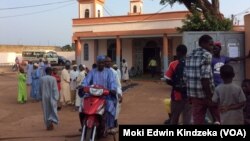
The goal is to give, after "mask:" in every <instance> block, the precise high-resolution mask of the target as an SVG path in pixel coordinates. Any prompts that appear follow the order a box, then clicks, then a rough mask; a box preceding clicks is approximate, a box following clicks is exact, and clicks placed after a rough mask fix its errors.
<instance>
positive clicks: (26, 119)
mask: <svg viewBox="0 0 250 141" xmlns="http://www.w3.org/2000/svg"><path fill="white" fill-rule="evenodd" d="M132 82H133V83H138V85H137V86H135V87H133V88H129V89H127V90H126V92H125V93H124V99H123V104H122V110H121V113H120V118H119V120H120V124H162V123H163V121H164V120H165V118H166V117H167V113H166V111H165V106H164V103H163V99H164V98H165V97H167V96H168V95H169V87H168V86H167V85H166V84H164V83H163V82H158V81H153V82H152V81H151V82H150V81H148V82H145V81H143V82H142V81H132ZM16 99H17V78H16V74H0V107H1V108H0V140H4V141H8V140H10V141H79V140H80V133H79V132H78V128H79V127H80V125H79V120H78V113H77V112H73V110H72V109H73V107H65V108H63V109H62V110H61V111H60V112H59V119H60V123H59V125H58V126H56V128H55V130H53V131H46V130H45V127H44V123H43V115H42V109H41V103H40V102H38V103H31V102H28V103H26V104H17V100H16ZM112 140H113V139H112V138H111V137H108V138H105V139H102V141H112Z"/></svg>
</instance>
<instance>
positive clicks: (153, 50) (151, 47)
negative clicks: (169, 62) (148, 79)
mask: <svg viewBox="0 0 250 141" xmlns="http://www.w3.org/2000/svg"><path fill="white" fill-rule="evenodd" d="M160 55H161V54H160V47H159V46H158V45H157V42H155V41H148V42H147V43H146V45H145V47H144V48H143V70H144V73H145V72H146V73H148V72H149V69H148V63H149V61H150V59H151V58H152V57H154V58H155V59H156V61H157V64H158V66H157V70H158V69H159V68H160Z"/></svg>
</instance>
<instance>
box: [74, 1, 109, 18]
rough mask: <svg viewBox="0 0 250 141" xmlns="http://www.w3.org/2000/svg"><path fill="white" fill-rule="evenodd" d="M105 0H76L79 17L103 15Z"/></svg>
mask: <svg viewBox="0 0 250 141" xmlns="http://www.w3.org/2000/svg"><path fill="white" fill-rule="evenodd" d="M104 1H105V0H78V3H79V5H78V11H79V18H99V17H103V6H104Z"/></svg>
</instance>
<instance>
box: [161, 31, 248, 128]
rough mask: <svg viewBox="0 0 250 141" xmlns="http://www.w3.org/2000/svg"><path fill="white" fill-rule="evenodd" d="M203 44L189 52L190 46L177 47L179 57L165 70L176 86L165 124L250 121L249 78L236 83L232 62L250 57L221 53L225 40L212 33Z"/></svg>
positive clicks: (204, 36)
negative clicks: (212, 35)
mask: <svg viewBox="0 0 250 141" xmlns="http://www.w3.org/2000/svg"><path fill="white" fill-rule="evenodd" d="M199 46H200V47H198V48H195V49H194V50H193V51H192V52H191V53H190V54H189V55H186V54H187V47H186V46H185V45H179V46H178V47H177V48H176V53H177V60H175V61H173V62H171V63H170V64H169V68H168V69H167V71H166V73H165V78H166V80H167V84H169V85H171V86H172V92H171V104H170V105H171V113H170V119H169V120H167V121H166V122H165V124H178V123H179V117H180V115H181V113H182V114H183V124H206V123H207V122H208V121H210V122H211V124H222V125H225V124H227V125H228V124H230V125H231V124H237V125H238V124H250V123H249V119H250V107H249V100H250V95H249V90H250V87H249V84H250V83H249V82H250V81H249V79H245V80H244V81H243V82H242V86H241V87H240V86H237V85H236V84H234V83H233V78H234V76H235V73H234V69H233V67H232V66H231V65H229V64H228V63H229V62H230V61H240V60H244V59H247V58H250V52H249V54H248V56H246V57H237V58H229V57H226V56H222V55H220V51H221V43H219V42H215V43H214V42H213V38H212V37H211V36H209V35H203V36H201V37H200V38H199Z"/></svg>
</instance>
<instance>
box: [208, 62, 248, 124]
mask: <svg viewBox="0 0 250 141" xmlns="http://www.w3.org/2000/svg"><path fill="white" fill-rule="evenodd" d="M220 75H221V78H222V80H223V82H224V83H223V84H220V85H218V86H217V87H216V88H215V93H214V95H213V98H212V100H213V102H215V103H217V104H219V109H220V119H221V124H222V125H240V124H244V117H243V107H244V105H245V102H246V97H245V94H244V93H243V91H242V89H241V87H240V86H237V85H235V84H233V83H232V81H233V78H234V70H233V68H232V67H231V66H230V65H223V66H222V67H221V69H220Z"/></svg>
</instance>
